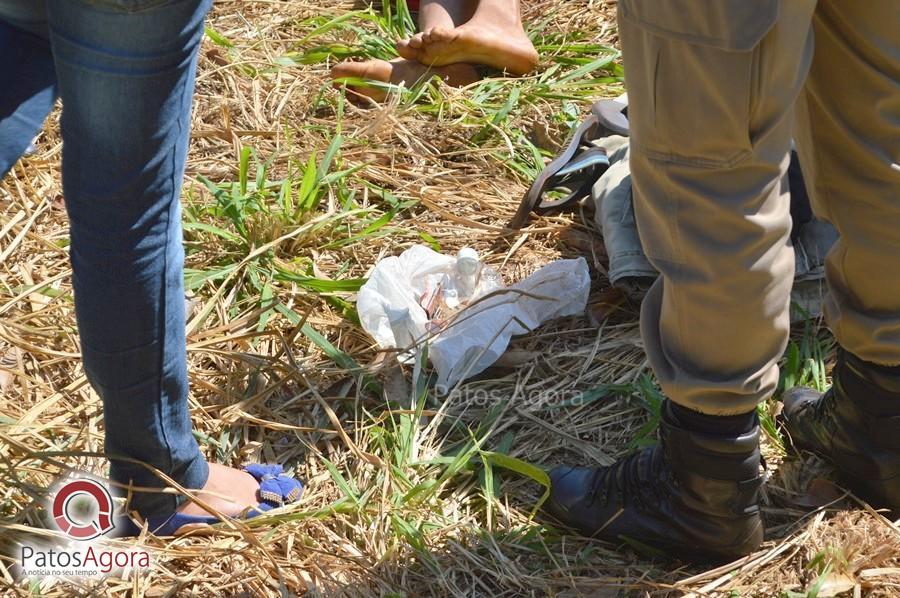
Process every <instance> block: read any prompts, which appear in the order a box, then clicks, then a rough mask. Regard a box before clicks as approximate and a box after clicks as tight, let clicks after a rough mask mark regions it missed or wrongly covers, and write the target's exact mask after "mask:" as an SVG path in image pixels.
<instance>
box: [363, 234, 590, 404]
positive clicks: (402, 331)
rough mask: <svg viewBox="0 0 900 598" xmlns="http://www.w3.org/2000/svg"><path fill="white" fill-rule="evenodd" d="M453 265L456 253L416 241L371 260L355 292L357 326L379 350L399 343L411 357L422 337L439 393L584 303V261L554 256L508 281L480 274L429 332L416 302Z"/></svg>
mask: <svg viewBox="0 0 900 598" xmlns="http://www.w3.org/2000/svg"><path fill="white" fill-rule="evenodd" d="M455 267H456V258H455V257H452V256H446V255H442V254H440V253H437V252H435V251H432V250H431V249H429V248H428V247H425V246H423V245H415V246H413V247H411V248H409V249H407V250H406V251H404V252H403V253H402V254H401V255H399V256H396V257H393V256H392V257H388V258H385V259H383V260H381V261H380V262H378V263H377V264H376V265H375V268H374V270H373V271H372V273H371V275H370V277H369V280H368V281H367V282H366V284H365V285H363V287H362V288H361V289H360V291H359V295H358V298H357V306H356V307H357V312H358V313H359V319H360V321H361V323H362V326H363V328H364V329H365V330H366V332H368V333H369V334H371V335H372V337H373V338H374V339H375V341H376V342H377V343H378V345H379V346H380V347H382V348H384V349H388V348H395V349H406V350H405V351H402V352H400V353H398V359H400V361H402V362H409V361H410V360H412V359H414V358H415V355H416V352H417V351H418V350H419V348H420V347H421V345H422V343H423V342H424V341H426V340H427V341H428V344H429V349H428V355H429V357H430V359H431V361H432V364H433V365H434V368H435V370H436V371H437V373H438V380H437V385H438V390H439V391H445V392H447V391H449V390H450V389H451V388H452V387H453V386H454V385H455V384H456V383H458V382H460V381H461V380H464V379H466V378H469V377H471V376H474V375H476V374H478V373H480V372H482V371H484V370H485V369H486V368H488V367H489V366H490V365H491V364H492V363H494V362H495V361H496V360H497V359H498V358H499V357H500V356H501V355H503V353H504V352H505V351H506V348H507V347H508V346H509V341H510V339H511V338H512V337H513V336H515V335H519V334H524V333H526V332H529V331H531V330H534V329H535V328H537V327H538V326H540V325H541V324H543V323H544V322H547V321H549V320H552V319H555V318H560V317H564V316H570V315H576V314H580V313H583V312H584V310H585V307H586V305H587V299H588V293H589V291H590V276H589V273H588V267H587V262H585V260H584V259H583V258H578V259H572V260H559V261H556V262H552V263H550V264H547V265H546V266H544V267H543V268H541V269H540V270H538V271H537V272H535V273H534V274H532V275H531V276H529V277H528V278H526V279H524V280H521V281H519V282H517V283H515V284H513V285H511V286H509V287H502V286H501V285H500V283H499V280H497V279H496V278H494V279H493V280H491V279H487V280H486V281H484V282H483V283H482V284H479V285H478V287H477V288H476V289H475V292H474V294H473V295H472V296H471V297H470V298H467V301H468V304H464V305H463V306H462V307H461V308H460V309H459V310H458V311H456V312H455V313H454V314H453V315H452V316H451V317H449V318H448V319H447V321H446V322H445V323H443V324H442V325H441V328H440V329H439V330H438V331H435V327H434V326H430V319H429V316H428V313H427V312H426V311H425V309H424V308H423V307H422V306H421V305H420V300H421V298H422V296H423V294H425V293H426V291H427V290H428V286H429V284H433V281H434V280H435V279H436V277H439V276H442V275H445V274H448V273H452V272H453V271H454V268H455Z"/></svg>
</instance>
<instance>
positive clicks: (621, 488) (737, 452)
mask: <svg viewBox="0 0 900 598" xmlns="http://www.w3.org/2000/svg"><path fill="white" fill-rule="evenodd" d="M752 417H753V423H752V429H751V430H750V431H749V432H746V433H744V434H740V435H737V436H721V435H716V434H713V433H700V432H692V431H689V430H687V429H685V427H684V426H682V425H680V424H679V423H678V422H677V420H676V417H675V415H674V410H673V407H672V404H671V403H670V402H669V401H666V403H665V405H664V407H663V416H662V419H661V422H660V443H659V444H658V445H657V446H655V447H652V448H648V449H645V450H643V451H641V452H639V453H636V454H634V455H632V456H630V457H628V458H626V459H623V460H622V461H619V462H618V463H616V464H615V465H612V466H610V467H594V468H588V467H557V468H556V469H554V470H553V471H552V472H550V481H551V491H550V499H549V500H548V506H547V507H546V508H547V510H548V511H549V513H550V514H551V515H553V516H554V517H555V518H556V519H558V520H559V521H560V522H562V523H564V524H566V525H568V526H570V527H572V528H575V529H577V530H579V531H581V532H582V533H583V534H585V535H587V536H593V537H597V538H602V539H606V540H611V541H627V540H628V539H631V540H637V541H638V542H640V543H641V544H644V545H648V546H651V547H653V548H656V549H659V550H662V551H665V552H666V553H667V555H668V556H671V557H672V558H678V559H687V560H728V559H734V558H738V557H741V556H744V555H746V554H749V553H750V552H753V551H754V550H755V549H756V548H757V547H759V545H760V543H761V542H762V539H763V524H762V519H761V518H760V515H759V506H758V495H759V488H760V486H761V485H762V481H763V478H762V475H761V474H760V469H759V468H760V455H759V422H758V420H756V417H755V414H754V415H753V416H752Z"/></svg>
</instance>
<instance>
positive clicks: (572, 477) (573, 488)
mask: <svg viewBox="0 0 900 598" xmlns="http://www.w3.org/2000/svg"><path fill="white" fill-rule="evenodd" d="M592 472H593V469H591V468H589V467H569V466H567V465H561V466H559V467H556V468H554V469H553V471H551V472H550V498H548V499H547V506H546V509H547V511H549V512H550V514H552V515H553V516H555V517H557V518H559V519H560V520H561V521H563V522H567V521H568V519H569V517H568V516H567V515H569V516H571V511H572V509H575V508H577V507H578V505H579V504H580V503H581V502H582V501H583V500H584V498H585V496H586V495H587V493H588V491H589V486H590V484H589V482H590V477H591V473H592Z"/></svg>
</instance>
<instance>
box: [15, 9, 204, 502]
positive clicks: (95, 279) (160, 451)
mask: <svg viewBox="0 0 900 598" xmlns="http://www.w3.org/2000/svg"><path fill="white" fill-rule="evenodd" d="M210 4H211V0H45V1H44V0H41V1H39V0H0V56H3V57H4V58H3V67H2V68H3V69H4V71H5V75H6V76H5V77H4V81H5V82H4V87H3V88H2V89H0V176H2V175H3V174H5V173H6V172H7V171H8V170H9V169H10V168H11V167H12V165H13V164H14V163H15V161H16V160H17V159H18V158H19V156H20V155H21V153H22V152H23V151H24V150H25V148H27V147H28V145H29V144H30V142H31V139H32V137H33V136H34V135H35V134H36V133H37V132H38V131H39V130H40V128H41V126H42V123H43V121H44V119H45V118H46V116H47V114H48V113H49V111H50V109H51V108H52V106H53V102H54V100H55V98H56V96H57V95H58V96H59V97H60V98H61V99H62V105H63V109H62V119H61V132H62V138H63V158H62V182H63V193H64V196H65V203H66V209H67V211H68V215H69V220H70V223H71V233H70V234H71V246H70V257H71V261H72V285H73V288H74V292H75V310H76V315H77V318H78V330H79V333H80V335H81V351H82V356H83V360H84V369H85V372H86V373H87V377H88V379H89V380H90V382H91V385H92V386H93V387H94V389H95V390H96V391H97V393H98V394H99V395H100V397H101V398H102V400H103V415H104V423H105V429H106V445H105V446H106V453H107V455H108V456H109V458H110V477H111V478H112V479H113V480H114V481H117V482H120V483H123V484H128V483H131V484H133V485H134V486H142V487H150V488H162V487H165V485H166V484H165V483H164V482H162V481H161V480H160V479H159V477H157V476H156V475H155V474H154V473H153V472H152V471H150V470H149V469H148V468H146V467H144V466H142V465H141V464H139V463H134V462H132V460H136V461H140V462H142V463H146V464H148V465H151V466H153V467H155V468H157V469H159V470H160V471H162V472H163V473H165V474H167V475H168V476H170V477H172V478H173V479H174V480H175V481H176V482H178V483H179V484H181V485H183V486H185V487H187V488H201V487H202V486H203V485H204V483H205V482H206V478H207V476H208V473H209V470H208V467H207V463H206V460H205V459H204V458H203V456H202V455H201V453H200V450H199V447H198V445H197V442H196V440H195V439H194V437H193V434H192V430H191V420H190V414H189V412H188V403H187V397H188V379H187V362H186V354H185V349H186V347H185V313H184V282H183V262H184V249H183V247H182V244H181V219H180V205H179V197H180V192H181V182H182V177H183V175H184V164H185V159H186V157H187V149H188V141H189V131H190V112H191V97H192V95H193V88H194V78H195V73H196V64H197V50H198V48H199V45H200V41H201V39H202V37H203V31H204V29H203V19H204V16H205V14H206V12H207V10H208V9H209V6H210ZM7 57H13V59H12V60H9V59H7ZM10 71H11V72H10ZM118 457H125V458H126V459H127V460H123V459H119V458H118ZM179 500H180V499H179V498H178V497H177V496H176V495H173V494H162V493H158V492H137V493H135V494H134V495H133V499H132V503H131V508H133V509H136V510H137V511H139V512H140V513H141V514H142V515H144V516H154V515H165V514H168V513H171V512H172V511H174V510H175V508H176V507H177V506H178V504H179Z"/></svg>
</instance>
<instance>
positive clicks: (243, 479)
mask: <svg viewBox="0 0 900 598" xmlns="http://www.w3.org/2000/svg"><path fill="white" fill-rule="evenodd" d="M258 490H259V482H257V481H256V479H255V478H254V477H253V476H252V475H250V474H249V473H247V472H246V471H241V470H240V469H234V468H233V467H226V466H225V465H219V464H218V463H210V464H209V478H207V480H206V484H204V486H203V488H202V489H201V490H199V491H198V498H199V499H200V500H202V501H203V502H205V503H207V504H208V505H209V506H210V507H212V508H214V509H215V510H217V511H218V512H219V513H221V514H223V515H227V516H229V517H237V516H238V515H240V514H241V513H242V512H243V511H245V510H246V509H247V508H248V507H255V506H257V505H259V496H258V495H257V491H258ZM178 512H179V513H184V514H185V515H199V516H204V517H209V516H210V515H213V514H212V513H209V512H208V511H207V510H206V509H204V508H203V507H201V506H200V505H198V504H196V503H193V502H191V501H187V502H185V503H184V504H183V505H181V507H179V509H178ZM184 527H188V526H184ZM179 531H182V530H179Z"/></svg>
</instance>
